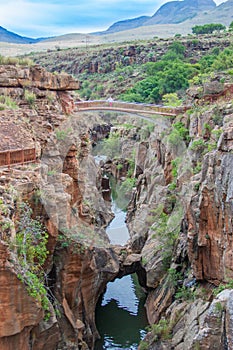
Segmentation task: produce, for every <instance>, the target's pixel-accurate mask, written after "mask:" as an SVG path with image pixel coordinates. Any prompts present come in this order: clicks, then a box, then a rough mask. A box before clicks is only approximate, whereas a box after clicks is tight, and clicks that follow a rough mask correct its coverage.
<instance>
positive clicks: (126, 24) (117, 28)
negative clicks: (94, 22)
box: [93, 16, 151, 35]
mask: <svg viewBox="0 0 233 350" xmlns="http://www.w3.org/2000/svg"><path fill="white" fill-rule="evenodd" d="M150 18H151V17H149V16H141V17H136V18H132V19H126V20H123V21H119V22H116V23H114V24H113V25H111V26H110V27H109V28H108V29H107V30H106V31H104V32H98V33H93V34H96V35H101V34H110V33H117V32H121V31H122V30H128V29H133V28H138V27H141V26H142V25H143V24H144V23H145V22H146V21H147V20H149V19H150Z"/></svg>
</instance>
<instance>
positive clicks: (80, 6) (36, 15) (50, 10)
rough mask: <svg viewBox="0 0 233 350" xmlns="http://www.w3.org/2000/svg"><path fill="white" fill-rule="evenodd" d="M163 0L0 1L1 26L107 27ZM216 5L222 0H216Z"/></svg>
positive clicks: (39, 31)
mask: <svg viewBox="0 0 233 350" xmlns="http://www.w3.org/2000/svg"><path fill="white" fill-rule="evenodd" d="M166 2H168V1H164V0H64V1H61V0H42V1H41V0H40V1H39V0H0V6H1V7H0V26H2V27H4V28H6V29H8V30H10V31H13V32H15V33H18V34H20V35H24V36H29V37H42V36H52V35H60V34H66V33H88V32H94V31H98V30H105V29H107V28H108V27H109V26H110V25H111V24H113V23H114V22H116V21H119V20H123V19H126V18H133V17H137V16H141V15H150V16H151V15H153V14H154V13H155V12H156V10H157V9H158V8H159V7H160V6H161V5H162V4H164V3H166ZM215 2H216V3H217V4H220V3H222V2H223V0H216V1H215Z"/></svg>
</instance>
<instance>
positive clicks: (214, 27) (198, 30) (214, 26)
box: [192, 23, 226, 34]
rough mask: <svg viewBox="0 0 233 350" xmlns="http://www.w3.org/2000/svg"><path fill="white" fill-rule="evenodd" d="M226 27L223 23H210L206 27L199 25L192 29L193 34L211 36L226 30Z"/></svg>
mask: <svg viewBox="0 0 233 350" xmlns="http://www.w3.org/2000/svg"><path fill="white" fill-rule="evenodd" d="M224 29H226V27H225V26H224V25H222V24H221V23H210V24H204V25H197V26H194V27H193V28H192V32H193V34H211V33H213V32H214V31H220V30H224Z"/></svg>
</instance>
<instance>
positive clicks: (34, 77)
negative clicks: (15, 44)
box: [0, 65, 79, 91]
mask: <svg viewBox="0 0 233 350" xmlns="http://www.w3.org/2000/svg"><path fill="white" fill-rule="evenodd" d="M0 86H1V87H4V88H9V87H11V88H12V87H13V88H19V87H20V88H22V87H25V88H26V87H28V86H30V87H31V88H38V89H41V90H53V91H54V90H56V91H66V90H77V89H79V83H78V82H77V81H76V80H74V79H73V78H72V77H71V76H70V75H67V74H63V75H60V74H59V75H55V74H51V73H48V72H47V71H46V70H45V69H43V68H42V67H40V66H38V65H36V66H31V67H29V68H28V67H23V66H22V67H19V66H14V65H4V66H0Z"/></svg>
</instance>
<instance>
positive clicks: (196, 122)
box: [0, 32, 233, 350]
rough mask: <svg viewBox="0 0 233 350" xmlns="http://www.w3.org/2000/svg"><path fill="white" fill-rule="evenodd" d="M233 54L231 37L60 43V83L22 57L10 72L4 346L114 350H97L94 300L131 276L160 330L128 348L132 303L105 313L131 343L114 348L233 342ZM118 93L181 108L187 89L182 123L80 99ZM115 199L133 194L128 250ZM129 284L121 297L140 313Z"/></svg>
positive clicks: (5, 68)
mask: <svg viewBox="0 0 233 350" xmlns="http://www.w3.org/2000/svg"><path fill="white" fill-rule="evenodd" d="M231 44H232V33H230V32H229V33H224V35H223V34H221V35H220V36H216V35H212V36H200V38H199V37H195V36H189V37H187V38H175V39H173V41H172V40H171V39H170V40H164V39H160V40H159V39H156V40H155V39H154V40H150V41H148V42H138V43H137V45H136V43H134V44H133V43H130V44H124V45H118V46H117V45H111V46H110V45H109V46H108V47H106V46H105V47H104V48H103V47H102V50H100V48H99V47H92V51H91V52H88V50H87V49H85V50H83V49H82V50H81V49H80V48H79V49H75V50H61V49H59V50H55V51H54V52H47V53H46V54H44V57H43V63H44V65H45V66H46V61H47V64H48V66H49V67H50V70H51V71H53V72H54V74H53V73H48V72H46V70H45V69H43V68H42V67H40V66H39V65H33V64H31V65H28V62H27V61H26V60H25V59H23V60H18V61H17V60H14V64H12V61H11V60H10V59H6V60H5V62H4V64H0V89H1V92H2V96H1V100H0V153H1V157H0V160H1V162H0V165H1V167H0V234H1V237H0V238H1V239H0V252H1V254H0V264H1V269H0V281H1V283H0V300H1V304H0V311H1V313H2V315H4V317H1V318H0V330H1V331H0V349H1V350H10V349H11V350H12V349H23V350H26V349H33V350H39V349H43V350H45V349H49V350H58V349H59V350H60V349H61V350H63V349H66V350H74V349H76V350H84V349H85V350H97V349H98V350H99V349H100V350H102V349H104V348H108V347H107V346H106V347H104V346H103V347H96V344H95V341H96V340H97V339H98V338H99V336H100V335H101V332H100V328H99V326H98V323H97V321H96V320H97V318H96V315H97V312H96V310H97V308H96V306H97V305H98V304H100V303H102V300H104V299H103V293H105V291H106V289H107V288H108V286H109V285H110V284H108V283H109V282H111V286H114V284H113V283H114V281H115V280H116V281H119V280H121V281H123V278H124V277H125V276H126V277H128V276H129V275H131V274H132V276H133V278H134V277H136V276H135V273H136V274H137V276H138V282H139V284H140V285H141V287H142V288H143V290H144V291H146V294H147V295H146V300H142V301H143V303H141V304H142V305H145V306H146V313H147V319H148V322H149V326H148V327H147V328H146V330H147V331H148V332H149V333H148V334H147V335H146V336H145V331H144V330H143V332H141V333H140V336H141V337H144V336H145V338H144V339H143V341H141V343H140V344H139V341H136V340H135V338H133V340H132V342H131V343H133V346H131V343H130V344H129V343H128V340H130V339H129V338H127V337H128V333H129V331H128V329H131V326H132V325H133V324H135V323H138V317H137V316H136V315H135V314H133V315H132V314H130V315H131V317H127V318H126V317H125V315H126V316H127V315H129V312H128V313H127V309H126V308H125V309H123V306H124V305H123V306H121V316H120V317H117V314H116V312H115V310H116V308H112V309H108V314H109V317H110V321H109V322H103V323H104V326H107V327H108V329H109V328H110V327H109V325H110V326H113V328H114V330H115V328H116V327H115V326H116V324H122V325H123V327H124V328H126V332H124V333H123V338H124V337H125V339H124V341H125V343H126V341H127V345H126V346H123V345H124V343H123V345H122V346H121V345H118V344H119V341H118V339H119V338H118V335H119V334H120V332H117V337H116V340H117V346H115V347H112V348H115V349H129V348H131V349H132V350H133V349H135V350H136V349H140V350H155V349H156V350H159V349H166V350H207V349H211V350H231V349H232V348H233V339H232V334H233V323H232V320H233V304H232V303H233V260H232V234H233V223H232V217H233V201H232V199H233V198H232V197H233V196H232V193H233V181H232V180H233V122H232V120H233V119H232V117H233V47H232V46H231ZM229 46H231V47H229ZM31 57H33V55H31ZM39 61H41V62H42V57H41V56H40V57H39V56H38V57H37V62H39ZM9 63H10V64H9ZM107 64H108V66H107ZM55 70H66V71H68V70H69V71H70V72H71V73H72V74H74V73H75V74H76V75H77V76H78V81H77V80H76V79H74V78H73V77H71V76H69V75H68V74H64V73H63V74H58V72H56V73H55ZM80 70H81V71H80ZM104 70H105V71H106V72H104ZM103 78H104V79H105V80H103ZM101 79H102V80H101ZM111 79H112V80H111ZM177 83H178V84H177ZM101 85H102V86H101ZM110 85H111V89H114V91H113V92H114V94H115V95H112V97H113V98H114V101H113V104H114V103H116V98H118V97H119V96H118V95H119V93H120V90H121V91H122V89H123V88H124V87H125V85H130V86H131V87H133V90H132V89H130V90H129V91H128V96H129V94H131V97H132V93H134V97H136V95H137V96H139V97H141V98H142V100H143V101H141V102H143V103H148V101H151V98H154V100H155V97H156V93H158V92H159V93H160V90H161V89H160V88H165V89H164V90H163V93H165V94H168V93H170V96H167V97H166V98H168V97H169V98H170V101H171V97H173V98H174V96H175V95H176V94H177V98H178V100H177V99H176V100H175V102H176V106H177V107H175V105H174V107H175V108H176V109H175V110H176V111H177V112H178V113H179V114H178V113H176V114H175V115H174V114H173V115H172V117H171V116H170V117H169V116H168V115H166V116H165V115H154V116H152V118H151V119H150V120H148V118H144V117H143V116H141V115H132V114H125V113H122V111H121V112H119V113H116V112H114V113H112V112H110V111H107V112H106V111H105V110H102V111H101V112H99V111H98V112H97V111H89V112H83V111H81V110H80V109H79V106H78V105H77V103H75V102H77V101H79V100H80V96H81V97H82V98H84V96H83V95H84V89H86V92H88V91H89V92H90V93H91V94H92V93H99V94H100V93H102V92H104V93H105V92H106V91H107V90H106V87H107V88H110ZM130 86H126V88H128V87H130ZM80 87H81V89H80ZM186 88H187V89H186ZM104 89H105V91H104ZM168 89H169V90H170V91H168ZM76 90H78V91H76ZM165 90H166V91H165ZM101 91H102V92H101ZM108 91H110V90H108ZM101 97H102V98H103V99H104V98H106V96H104V95H103V96H101ZM163 97H164V96H163ZM92 98H94V94H93V95H92ZM173 102H174V99H173ZM177 102H179V104H182V105H183V107H185V110H186V112H184V108H180V105H179V104H177ZM163 103H165V102H164V100H163ZM141 107H142V108H143V109H144V108H145V105H142V104H141ZM140 114H141V112H140ZM98 141H102V142H100V143H99V145H100V146H101V147H100V148H99V149H98V150H97V152H96V155H97V156H100V157H101V162H98V163H97V161H96V160H95V157H94V156H93V153H92V152H93V148H95V149H96V148H97V146H98V145H97V143H98ZM104 146H105V147H104ZM19 147H20V148H21V149H20V150H19ZM28 151H33V158H31V159H28V156H30V155H31V153H30V152H28ZM104 151H106V152H107V154H106V157H107V158H106V159H105V158H104V157H103V156H104V155H105V153H104ZM25 156H26V157H25ZM30 157H31V156H30ZM29 161H30V163H27V162H29ZM108 176H111V177H112V178H113V177H114V179H115V182H116V186H114V184H112V183H111V182H110V181H108ZM111 192H112V195H114V196H115V194H116V196H115V198H117V197H118V198H119V199H122V194H123V193H124V194H126V195H127V203H128V205H127V208H126V210H127V213H126V214H127V216H126V221H127V227H128V230H129V238H128V237H125V238H126V240H127V243H126V244H125V243H123V244H122V245H121V246H120V245H119V244H116V243H113V242H112V241H111V238H110V237H109V236H108V231H105V229H106V227H109V223H110V222H112V219H113V216H114V213H113V212H112V208H113V206H112V204H113V202H111V199H110V196H109V195H110V193H111ZM106 195H108V197H107V196H106ZM112 197H113V196H112ZM107 198H108V199H107ZM119 231H120V234H122V233H123V235H124V232H122V231H123V230H122V226H121V225H120V230H119ZM130 288H131V287H130V286H129V284H128V285H127V286H125V287H124V288H121V291H122V293H123V299H124V300H127V301H128V300H129V301H130V302H132V301H133V304H134V299H132V298H131V299H129V297H128V291H129V289H130ZM114 291H115V295H116V294H117V293H116V289H114ZM140 293H141V288H140V286H139V285H138V284H137V294H140ZM104 297H106V294H105V296H104ZM127 298H128V299H127ZM106 299H107V298H106ZM106 299H105V300H106ZM109 301H110V303H112V299H110V298H109ZM114 304H115V302H114ZM108 305H109V304H106V305H103V307H105V308H106V306H108ZM110 306H111V305H110ZM136 307H137V308H138V304H137V303H136ZM122 311H123V312H122ZM102 315H103V314H101V320H103V321H104V318H103V316H102ZM125 320H126V322H125ZM128 320H129V322H128ZM16 321H17V322H16ZM113 321H115V322H113ZM125 325H127V327H126V326H125ZM105 329H106V328H105ZM105 334H107V335H108V334H110V336H111V335H112V333H109V332H108V333H107V332H106V333H105ZM108 339H113V341H114V340H115V339H114V337H111V338H110V337H109V338H108ZM102 340H104V339H102ZM111 342H112V340H111Z"/></svg>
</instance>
